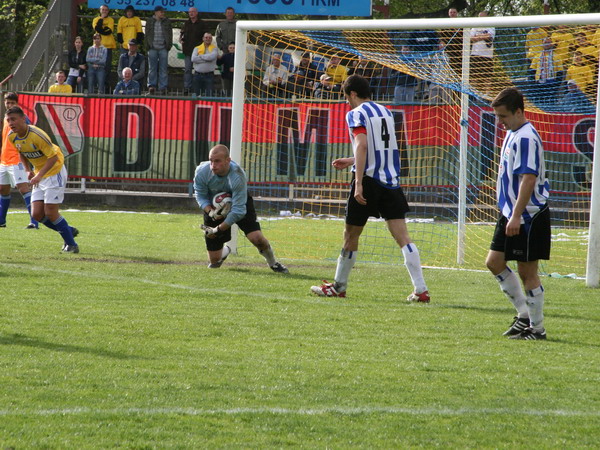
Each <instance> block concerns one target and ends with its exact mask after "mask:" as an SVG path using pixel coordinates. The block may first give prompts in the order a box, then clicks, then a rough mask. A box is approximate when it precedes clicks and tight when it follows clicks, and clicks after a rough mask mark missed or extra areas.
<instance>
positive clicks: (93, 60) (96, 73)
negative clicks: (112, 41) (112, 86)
mask: <svg viewBox="0 0 600 450" xmlns="http://www.w3.org/2000/svg"><path fill="white" fill-rule="evenodd" d="M101 42H102V37H101V36H100V34H99V33H96V34H94V45H92V46H91V47H90V48H88V51H87V55H86V57H85V60H86V61H87V65H88V94H93V93H94V86H95V85H96V83H97V84H98V93H99V94H104V82H105V81H106V71H105V66H106V58H107V50H106V47H104V46H103V45H102V43H101Z"/></svg>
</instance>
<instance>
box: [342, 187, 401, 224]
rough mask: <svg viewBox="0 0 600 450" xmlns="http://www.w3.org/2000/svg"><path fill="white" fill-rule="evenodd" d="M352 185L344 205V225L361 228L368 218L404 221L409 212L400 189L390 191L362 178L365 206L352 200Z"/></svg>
mask: <svg viewBox="0 0 600 450" xmlns="http://www.w3.org/2000/svg"><path fill="white" fill-rule="evenodd" d="M354 185H355V182H354V180H352V189H351V190H350V197H348V202H347V203H346V223H347V224H348V225H355V226H358V227H363V226H365V224H366V223H367V220H368V219H369V217H377V218H379V217H383V218H384V219H385V220H393V219H404V218H405V216H406V213H407V212H409V211H410V208H409V206H408V202H407V201H406V197H405V196H404V192H403V191H402V188H401V187H400V186H398V187H397V188H394V189H391V188H387V187H385V186H382V185H381V184H379V183H378V182H377V181H375V180H374V179H373V178H371V177H363V197H364V198H365V200H367V204H366V205H361V204H360V203H358V202H357V201H356V199H355V198H354Z"/></svg>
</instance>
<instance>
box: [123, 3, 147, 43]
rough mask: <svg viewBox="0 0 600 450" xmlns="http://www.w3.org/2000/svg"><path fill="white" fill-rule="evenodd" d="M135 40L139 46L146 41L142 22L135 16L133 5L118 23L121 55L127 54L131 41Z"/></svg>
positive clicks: (126, 8)
mask: <svg viewBox="0 0 600 450" xmlns="http://www.w3.org/2000/svg"><path fill="white" fill-rule="evenodd" d="M131 39H135V40H136V42H137V43H138V44H141V43H142V41H143V40H144V33H143V32H142V21H141V19H140V18H139V17H138V16H136V15H135V9H134V8H133V6H131V5H127V6H126V7H125V15H124V16H123V17H121V18H120V19H119V22H118V23H117V41H118V42H119V44H121V45H120V47H119V48H120V51H121V53H127V51H128V50H129V41H130V40H131Z"/></svg>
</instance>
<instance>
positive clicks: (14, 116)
mask: <svg viewBox="0 0 600 450" xmlns="http://www.w3.org/2000/svg"><path fill="white" fill-rule="evenodd" d="M6 122H7V124H8V126H9V127H10V129H11V133H9V135H8V140H9V142H10V143H11V144H12V145H14V146H15V148H16V149H17V151H18V152H19V155H20V157H21V162H22V163H23V165H24V166H25V170H26V171H27V173H28V179H29V184H30V185H31V186H32V187H33V190H32V193H31V204H32V214H33V217H34V218H35V219H36V220H38V221H39V222H41V223H43V224H44V225H45V226H47V227H48V228H50V229H51V230H54V231H56V232H58V233H60V235H61V236H62V238H63V240H64V245H63V248H62V251H63V253H79V246H78V245H77V243H76V242H75V239H74V237H75V236H77V235H78V234H79V232H78V230H77V229H76V228H73V227H71V226H70V225H69V224H68V223H67V220H66V219H65V218H64V217H63V216H61V215H60V213H59V205H60V204H61V203H62V201H63V199H64V196H65V185H66V183H67V169H66V168H65V163H64V162H65V157H64V156H63V153H62V151H61V149H60V148H59V147H58V146H57V145H54V144H53V143H52V141H50V138H49V137H48V135H47V134H46V133H45V132H44V131H43V130H41V129H40V128H38V127H36V126H34V125H28V124H27V122H26V119H25V113H24V112H23V110H22V109H21V108H19V107H18V106H13V107H12V108H9V109H8V111H6ZM32 166H33V170H32Z"/></svg>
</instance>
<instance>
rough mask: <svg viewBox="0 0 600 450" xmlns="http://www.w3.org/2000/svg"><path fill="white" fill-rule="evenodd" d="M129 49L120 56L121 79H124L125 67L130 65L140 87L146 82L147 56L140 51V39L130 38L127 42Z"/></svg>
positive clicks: (134, 78)
mask: <svg viewBox="0 0 600 450" xmlns="http://www.w3.org/2000/svg"><path fill="white" fill-rule="evenodd" d="M127 47H128V48H129V50H128V51H127V53H123V54H122V55H121V56H120V57H119V67H118V73H119V79H123V69H125V68H126V67H129V68H130V69H131V71H132V78H133V80H134V81H137V82H138V83H139V85H140V87H141V86H142V85H143V84H144V76H145V75H146V58H144V55H142V54H140V53H138V41H137V40H135V39H129V41H128V43H127Z"/></svg>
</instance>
